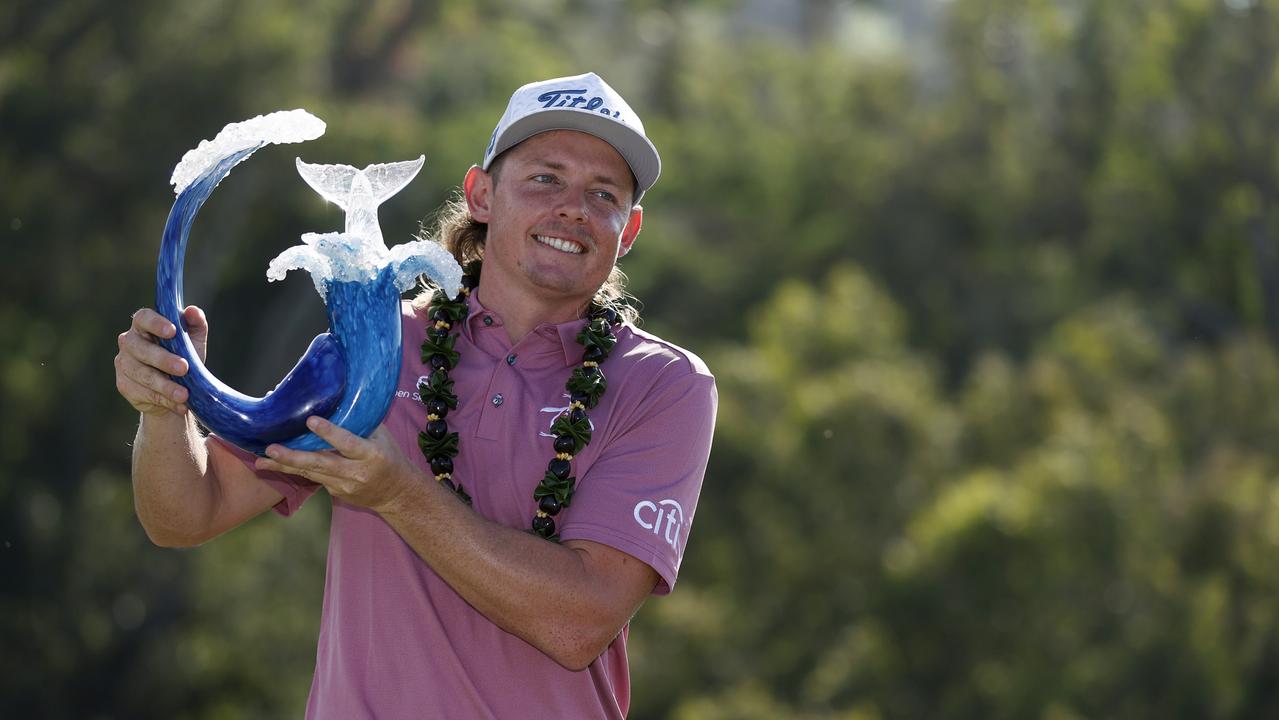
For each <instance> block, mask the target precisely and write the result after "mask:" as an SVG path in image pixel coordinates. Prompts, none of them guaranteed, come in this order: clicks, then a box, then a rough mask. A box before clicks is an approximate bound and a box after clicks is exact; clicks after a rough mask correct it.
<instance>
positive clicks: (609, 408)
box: [211, 298, 716, 720]
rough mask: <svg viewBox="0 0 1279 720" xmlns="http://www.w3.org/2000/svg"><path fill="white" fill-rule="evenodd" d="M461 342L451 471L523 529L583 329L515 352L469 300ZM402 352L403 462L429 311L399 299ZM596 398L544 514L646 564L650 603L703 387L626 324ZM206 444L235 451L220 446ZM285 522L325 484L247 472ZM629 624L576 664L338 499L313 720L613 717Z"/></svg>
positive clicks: (694, 480)
mask: <svg viewBox="0 0 1279 720" xmlns="http://www.w3.org/2000/svg"><path fill="white" fill-rule="evenodd" d="M470 306H471V312H470V314H469V316H468V317H467V319H466V321H465V323H464V325H463V327H462V331H461V332H460V333H459V337H458V340H457V345H456V349H457V350H458V351H459V352H460V353H461V358H462V359H461V361H460V363H459V365H458V367H456V368H454V369H453V371H452V372H451V375H450V376H451V377H452V378H453V379H454V381H455V387H454V390H455V392H456V393H457V395H458V399H459V402H458V408H457V409H456V410H453V411H450V413H449V415H448V423H449V429H450V430H451V431H457V432H459V434H460V438H459V439H460V448H461V450H460V454H459V455H458V457H457V458H456V459H455V461H454V462H455V468H454V473H453V474H454V477H455V478H458V479H460V480H461V481H462V484H463V487H464V488H465V489H466V491H467V492H468V493H470V495H471V497H472V498H473V502H474V504H473V508H474V510H475V511H476V512H478V513H480V514H481V515H482V516H484V517H486V518H488V519H490V520H493V521H495V522H498V523H501V524H503V525H507V526H510V527H515V528H520V529H527V528H528V527H529V525H530V522H531V520H532V518H533V515H534V514H535V512H536V507H535V503H534V502H533V489H534V488H535V487H536V486H537V484H538V482H539V481H540V480H541V479H542V475H543V474H544V472H545V470H546V463H547V462H548V461H549V460H550V459H551V457H552V455H553V450H552V449H551V443H552V436H551V433H550V425H551V422H552V421H553V420H554V419H555V417H556V416H557V415H558V413H559V412H560V411H561V410H562V409H563V408H564V407H565V406H567V405H568V402H569V401H568V396H567V394H566V392H565V390H564V383H565V381H566V380H567V379H568V376H569V373H570V372H571V371H572V369H573V368H574V367H576V366H577V365H578V364H579V363H580V362H581V359H582V347H581V345H579V344H578V343H577V341H576V339H575V338H576V336H577V333H578V331H579V330H580V329H581V328H582V325H583V321H576V322H570V323H565V324H562V325H549V324H544V325H541V326H539V327H537V328H535V329H534V330H533V331H532V332H531V333H529V334H528V335H527V336H526V337H524V338H523V339H521V340H520V341H519V342H518V343H516V344H515V345H511V343H510V341H509V340H508V339H507V337H506V330H505V329H503V327H502V320H501V318H499V317H497V316H496V315H494V314H493V313H491V312H489V311H487V310H486V309H485V308H484V307H483V306H482V305H481V304H480V302H479V300H478V298H473V299H472V300H471V301H470ZM403 318H404V356H403V362H402V363H401V367H400V379H399V384H398V388H397V390H396V397H395V400H394V401H393V402H392V405H391V409H390V412H389V413H388V414H387V417H386V419H385V420H384V423H385V425H386V426H387V428H388V429H389V430H390V431H391V433H392V434H393V435H394V436H395V438H396V439H397V440H398V441H399V442H400V445H401V447H402V448H403V449H404V450H405V453H406V454H407V455H408V456H409V457H411V458H412V459H413V460H414V461H415V462H416V463H417V464H418V465H419V467H421V468H422V470H423V474H424V476H425V477H429V475H430V470H429V469H428V467H427V463H426V459H425V458H423V457H422V454H421V452H420V451H419V450H418V447H417V434H418V431H419V430H420V429H421V428H422V427H423V426H424V425H425V423H426V408H425V407H424V406H423V405H422V403H421V402H420V400H419V398H418V393H417V383H418V379H419V377H421V376H423V375H426V374H427V368H425V367H424V366H423V364H422V362H421V357H420V346H421V342H422V339H423V338H424V337H425V332H426V315H425V313H420V314H416V315H415V314H414V313H413V310H412V308H411V307H410V306H408V305H407V304H405V305H404V312H403ZM603 368H604V373H605V376H606V377H607V378H608V391H607V392H606V393H605V394H604V396H603V398H602V399H601V401H600V404H599V405H598V406H597V407H596V408H594V409H593V410H591V411H590V418H591V422H592V424H593V425H594V428H595V431H594V437H593V439H592V440H591V443H590V444H589V445H588V446H587V447H586V448H585V449H584V450H583V451H582V453H581V454H580V455H578V456H576V457H575V458H574V459H573V474H574V475H575V476H576V477H577V492H576V493H575V494H574V495H573V500H572V503H571V505H570V506H569V507H567V508H565V509H564V510H563V511H561V512H560V514H559V515H558V516H557V517H556V518H555V521H556V525H557V527H558V528H559V533H560V537H561V538H562V539H563V540H572V539H583V540H592V541H595V542H599V543H603V544H605V545H609V546H611V547H614V548H616V549H618V550H621V551H623V552H625V553H628V554H630V555H632V556H634V557H636V558H638V559H640V560H642V561H643V562H645V563H647V564H648V565H650V566H651V567H652V568H653V569H654V570H656V571H657V574H658V575H659V576H660V577H661V580H660V581H659V582H658V585H657V587H656V588H654V593H655V594H659V595H661V594H665V593H667V592H670V589H671V588H672V587H673V586H674V585H675V579H676V577H677V575H678V573H679V566H680V560H681V558H682V556H683V553H684V546H685V543H686V542H687V541H688V533H689V527H690V526H691V525H692V522H693V516H694V513H695V512H696V510H697V497H698V493H699V491H700V489H701V485H702V475H703V473H704V472H705V470H706V462H707V457H708V455H709V453H710V446H711V435H712V432H713V429H714V422H715V408H716V393H715V382H714V379H713V378H712V377H711V374H710V372H709V371H708V370H707V368H706V365H705V364H703V363H702V361H701V360H700V359H699V358H698V357H697V356H695V355H693V354H692V353H690V352H688V351H686V350H683V349H681V348H679V347H676V346H674V345H672V344H670V343H667V342H664V341H662V340H660V339H658V338H656V337H654V336H652V335H649V334H647V333H645V332H642V331H640V330H638V329H636V328H634V327H632V326H630V325H624V326H622V327H619V328H618V329H617V345H616V346H615V347H614V349H613V351H612V353H610V355H609V358H608V360H607V361H605V362H604V363H603ZM211 447H213V448H214V451H215V452H221V451H230V452H234V453H235V454H237V455H238V456H240V458H241V459H242V460H244V461H245V462H246V463H248V464H249V465H250V467H252V458H251V456H249V455H248V454H247V453H244V452H243V451H240V450H238V449H235V448H232V447H231V446H230V445H228V444H226V443H223V442H221V441H219V442H217V443H214V444H212V446H211ZM259 476H260V477H262V478H263V480H265V481H266V482H268V483H269V484H271V486H272V487H274V488H276V489H277V490H279V491H280V492H281V493H283V494H284V500H283V501H281V502H280V503H279V505H277V506H276V510H277V511H278V512H279V513H280V514H282V515H289V514H290V513H292V512H293V511H294V510H296V509H297V508H298V507H299V506H301V504H302V503H303V502H304V501H305V500H306V499H307V498H308V497H310V495H311V494H312V493H314V492H315V490H316V489H317V488H318V487H319V486H318V485H314V484H312V483H310V482H309V481H306V480H304V479H301V478H298V477H295V476H291V475H281V474H278V473H259ZM626 637H627V629H625V628H624V629H623V630H622V633H621V634H620V635H619V636H618V637H617V639H616V640H614V641H613V643H612V644H610V645H609V647H608V649H607V650H606V651H605V652H604V654H602V655H601V656H600V657H599V658H597V659H596V660H595V662H594V663H592V664H591V666H590V667H589V668H587V669H586V670H584V671H581V672H570V671H569V670H566V669H564V668H563V667H561V666H560V665H558V664H557V663H555V661H553V660H551V659H550V658H549V657H547V656H546V655H544V654H542V653H541V652H540V651H538V650H537V649H535V648H534V647H533V646H531V645H529V644H528V643H526V642H524V641H523V640H521V639H520V638H518V637H516V636H514V635H511V634H510V633H507V632H506V631H504V630H502V629H501V628H499V627H498V626H496V625H494V624H493V623H492V622H490V621H489V620H488V619H487V618H485V617H484V616H483V615H481V614H480V613H478V612H477V611H475V610H474V609H473V608H471V606H470V605H468V604H467V603H466V601H464V600H463V599H462V598H461V597H460V596H459V595H458V594H457V593H456V592H454V591H453V589H452V588H450V587H449V586H448V585H447V584H446V583H445V582H444V581H443V580H441V579H440V578H439V576H437V575H436V574H435V572H434V571H433V570H432V569H431V568H430V567H429V566H428V565H427V564H426V563H425V562H424V561H423V560H422V559H421V558H419V557H418V556H417V555H416V554H415V553H414V552H413V550H412V549H410V548H409V547H408V545H406V544H405V543H404V542H403V541H402V540H401V539H400V537H399V536H398V535H396V533H395V532H394V531H393V530H392V529H391V528H390V526H388V525H387V524H386V523H385V522H383V521H382V519H381V517H379V516H378V515H377V514H375V513H373V512H370V511H368V510H365V509H363V508H359V507H356V506H353V505H350V504H347V503H345V502H343V501H341V500H333V520H332V527H331V531H330V538H329V556H328V570H327V576H326V579H325V587H324V608H323V615H322V617H321V621H320V638H319V647H318V650H317V653H316V668H315V677H314V680H313V683H312V686H311V695H310V699H309V701H308V703H307V717H308V718H342V719H343V720H345V719H347V718H365V717H377V718H468V719H470V718H512V717H524V716H527V715H530V714H531V715H537V716H541V717H552V718H621V717H624V716H625V715H626V712H627V709H628V707H629V705H630V678H629V670H628V665H627V659H626Z"/></svg>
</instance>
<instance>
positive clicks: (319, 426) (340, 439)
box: [306, 415, 367, 459]
mask: <svg viewBox="0 0 1279 720" xmlns="http://www.w3.org/2000/svg"><path fill="white" fill-rule="evenodd" d="M306 426H307V427H308V428H309V429H310V430H311V432H313V433H315V434H316V435H318V436H319V437H320V438H321V439H322V440H324V441H325V442H327V443H328V444H330V445H332V446H333V449H334V450H337V451H338V452H340V453H342V455H344V456H345V457H348V458H353V459H355V458H362V457H364V456H365V455H367V453H365V452H363V450H364V443H365V442H366V441H365V440H364V438H362V437H360V436H358V435H356V434H355V433H352V432H350V431H348V430H346V429H345V428H342V427H340V426H338V425H334V424H333V423H331V422H329V421H328V420H325V419H324V418H322V417H319V416H318V415H312V416H311V417H309V418H307V419H306Z"/></svg>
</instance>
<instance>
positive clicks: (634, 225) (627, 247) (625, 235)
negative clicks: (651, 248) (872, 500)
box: [617, 205, 644, 257]
mask: <svg viewBox="0 0 1279 720" xmlns="http://www.w3.org/2000/svg"><path fill="white" fill-rule="evenodd" d="M643 224H644V208H642V207H640V206H639V205H636V206H635V207H633V208H631V216H630V217H629V218H627V219H626V227H625V228H623V229H622V237H621V238H619V240H618V244H617V256H618V257H622V256H623V255H625V254H626V253H628V252H630V251H631V246H632V245H634V244H635V238H637V237H639V232H640V226H641V225H643Z"/></svg>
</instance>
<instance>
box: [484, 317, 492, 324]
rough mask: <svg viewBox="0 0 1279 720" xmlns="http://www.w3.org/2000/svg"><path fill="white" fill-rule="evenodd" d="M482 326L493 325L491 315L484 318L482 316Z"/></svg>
mask: <svg viewBox="0 0 1279 720" xmlns="http://www.w3.org/2000/svg"><path fill="white" fill-rule="evenodd" d="M484 324H485V325H492V324H493V316H492V315H485V316H484Z"/></svg>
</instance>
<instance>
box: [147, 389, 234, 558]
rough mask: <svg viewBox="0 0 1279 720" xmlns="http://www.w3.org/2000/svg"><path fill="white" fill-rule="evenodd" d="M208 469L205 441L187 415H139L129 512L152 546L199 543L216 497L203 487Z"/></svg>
mask: <svg viewBox="0 0 1279 720" xmlns="http://www.w3.org/2000/svg"><path fill="white" fill-rule="evenodd" d="M207 468H208V453H207V452H206V450H205V447H204V439H203V438H202V437H201V436H200V433H199V430H197V429H196V426H195V421H194V419H193V418H192V416H191V415H190V414H189V413H188V414H185V415H173V414H167V415H158V414H154V415H153V414H145V413H144V414H143V415H142V421H141V422H140V423H139V425H138V434H137V437H136V438H135V439H134V443H133V506H134V509H135V511H136V512H137V515H138V520H139V522H141V523H142V527H143V528H144V529H145V530H146V532H147V536H148V537H149V538H151V541H152V542H154V543H156V544H157V545H164V546H184V545H193V544H197V543H198V542H200V541H201V539H202V533H201V532H200V529H201V528H202V527H203V526H204V525H206V524H207V519H208V517H209V514H210V509H211V508H212V506H213V500H214V498H213V493H215V492H216V487H215V485H214V484H213V483H209V482H204V479H205V474H206V470H207Z"/></svg>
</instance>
